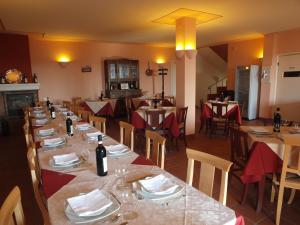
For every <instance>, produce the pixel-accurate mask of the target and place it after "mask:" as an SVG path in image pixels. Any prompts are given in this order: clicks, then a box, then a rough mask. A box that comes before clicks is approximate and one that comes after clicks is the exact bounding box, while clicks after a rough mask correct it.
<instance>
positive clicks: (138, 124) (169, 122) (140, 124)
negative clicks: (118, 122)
mask: <svg viewBox="0 0 300 225" xmlns="http://www.w3.org/2000/svg"><path fill="white" fill-rule="evenodd" d="M131 124H132V125H133V126H134V127H135V128H137V129H145V128H146V121H145V120H144V118H142V117H141V116H140V115H139V114H138V113H137V112H132V117H131ZM163 128H167V129H170V131H171V134H172V136H173V137H178V136H179V134H180V131H179V128H178V124H177V121H176V116H175V114H174V113H170V114H169V115H168V116H167V117H166V118H165V120H164V121H163Z"/></svg>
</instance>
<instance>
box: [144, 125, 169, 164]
mask: <svg viewBox="0 0 300 225" xmlns="http://www.w3.org/2000/svg"><path fill="white" fill-rule="evenodd" d="M151 141H152V151H151ZM165 145H166V138H164V137H162V136H161V135H159V134H158V133H156V132H154V131H150V130H146V158H147V159H150V160H152V161H153V162H154V163H155V164H156V165H157V166H159V167H160V168H161V169H164V167H165ZM150 152H151V154H150Z"/></svg>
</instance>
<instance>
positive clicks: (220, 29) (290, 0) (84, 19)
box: [0, 0, 300, 46]
mask: <svg viewBox="0 0 300 225" xmlns="http://www.w3.org/2000/svg"><path fill="white" fill-rule="evenodd" d="M177 8H189V9H194V10H200V11H205V12H210V13H215V14H219V15H222V16H223V17H222V18H220V19H217V20H214V21H211V22H208V23H205V24H201V25H199V26H198V27H197V45H198V46H205V45H209V44H216V43H224V42H226V41H229V40H235V39H248V38H255V37H261V36H262V35H263V34H266V33H271V32H275V31H281V30H288V29H292V28H297V27H300V13H299V12H300V1H299V0H1V1H0V19H1V20H2V22H3V24H4V26H5V28H6V30H7V31H12V32H25V33H37V34H40V33H45V38H53V39H65V40H97V41H108V42H129V43H150V44H159V45H172V46H173V45H174V42H175V27H174V26H170V25H163V24H157V23H153V22H151V21H152V20H154V19H157V18H159V17H161V16H163V15H166V14H168V13H170V12H171V11H173V10H175V9H177Z"/></svg>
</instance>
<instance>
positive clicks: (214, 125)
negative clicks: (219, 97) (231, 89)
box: [210, 103, 228, 135]
mask: <svg viewBox="0 0 300 225" xmlns="http://www.w3.org/2000/svg"><path fill="white" fill-rule="evenodd" d="M211 106H212V119H211V130H210V135H212V134H213V133H216V131H217V130H218V128H219V127H220V128H221V130H223V132H224V135H226V134H227V131H228V117H227V112H228V104H227V103H211ZM223 109H225V111H223Z"/></svg>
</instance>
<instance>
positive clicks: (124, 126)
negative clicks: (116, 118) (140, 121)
mask: <svg viewBox="0 0 300 225" xmlns="http://www.w3.org/2000/svg"><path fill="white" fill-rule="evenodd" d="M119 125H120V143H121V144H124V145H127V146H129V147H130V149H131V150H132V151H134V126H132V125H131V124H129V123H126V122H123V121H120V122H119Z"/></svg>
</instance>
